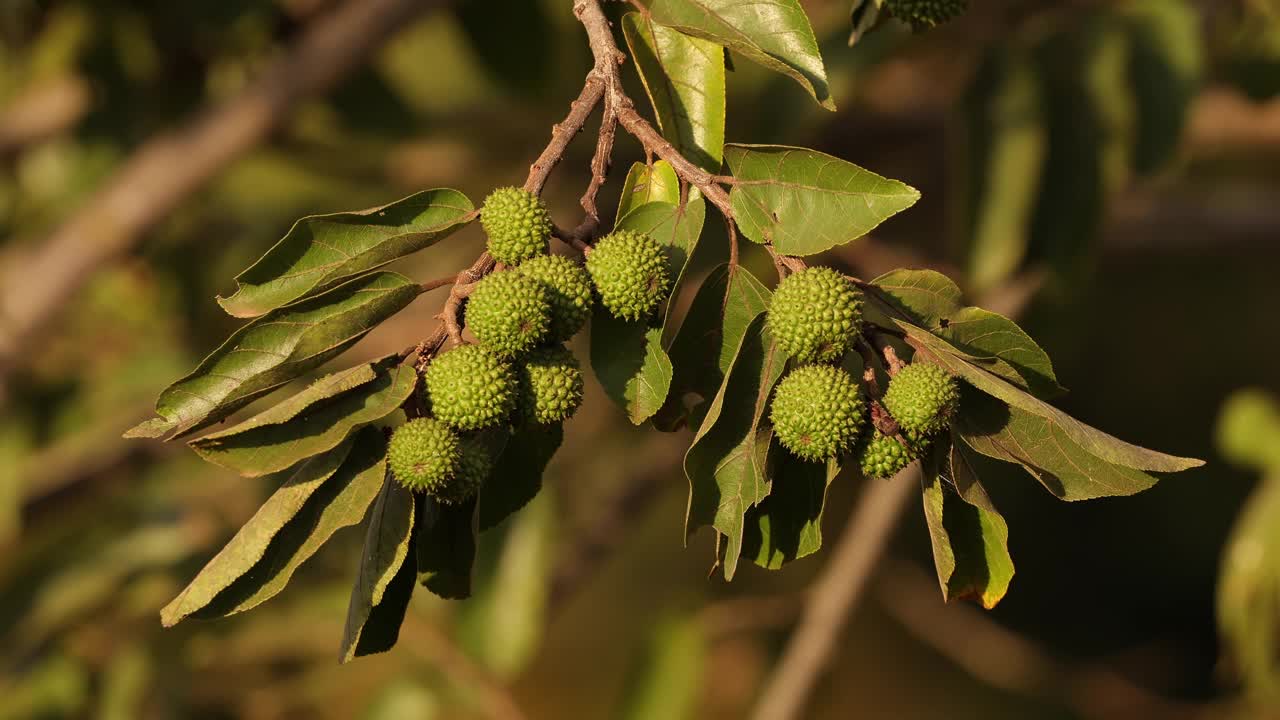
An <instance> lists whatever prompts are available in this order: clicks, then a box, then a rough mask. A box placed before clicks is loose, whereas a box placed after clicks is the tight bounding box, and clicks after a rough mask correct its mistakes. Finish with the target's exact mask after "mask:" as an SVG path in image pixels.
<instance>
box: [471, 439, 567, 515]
mask: <svg viewBox="0 0 1280 720" xmlns="http://www.w3.org/2000/svg"><path fill="white" fill-rule="evenodd" d="M562 442H564V427H563V426H561V425H537V426H533V427H525V428H520V430H519V432H516V433H514V434H513V435H512V436H511V438H510V439H508V440H507V443H506V446H505V447H504V448H503V450H502V455H501V456H500V457H499V458H498V462H497V463H496V464H495V465H494V467H493V472H492V473H490V474H489V479H488V481H486V482H485V485H484V488H483V489H482V490H481V491H480V503H479V508H477V511H476V514H477V518H478V519H477V522H478V524H479V529H480V530H481V531H484V530H488V529H489V528H491V527H493V526H495V525H497V524H498V523H501V522H502V521H503V520H505V519H507V517H508V516H510V515H511V514H512V513H514V512H516V511H517V510H519V509H520V508H522V507H524V506H525V505H526V504H528V502H529V501H530V500H532V499H533V498H534V496H536V495H537V494H538V492H539V491H540V490H542V474H543V472H545V471H546V469H547V463H549V462H551V458H552V456H554V455H555V454H556V451H557V450H559V449H560V443H562Z"/></svg>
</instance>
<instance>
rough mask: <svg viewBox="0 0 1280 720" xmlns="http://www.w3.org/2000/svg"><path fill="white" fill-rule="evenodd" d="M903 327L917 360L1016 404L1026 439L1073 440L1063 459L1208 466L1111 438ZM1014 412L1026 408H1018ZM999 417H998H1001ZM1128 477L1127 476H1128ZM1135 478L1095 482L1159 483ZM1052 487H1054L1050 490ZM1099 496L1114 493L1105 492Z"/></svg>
mask: <svg viewBox="0 0 1280 720" xmlns="http://www.w3.org/2000/svg"><path fill="white" fill-rule="evenodd" d="M898 326H899V327H900V328H901V329H902V330H903V331H905V332H906V333H907V343H908V344H910V345H911V346H912V347H914V348H915V349H916V353H917V358H919V359H923V360H926V361H928V362H932V363H934V364H936V365H939V366H940V367H942V368H945V369H946V370H948V371H950V372H951V373H952V374H953V375H956V376H958V377H960V378H963V379H964V380H967V381H968V382H969V383H970V384H972V385H973V386H974V387H975V388H977V389H978V390H981V391H982V392H984V393H986V394H988V395H991V396H992V397H995V398H998V399H1000V400H1003V401H1004V402H1005V403H1008V404H1009V405H1010V406H1011V407H1010V412H1011V414H1009V415H1008V416H1007V417H1008V419H1009V421H1010V424H1013V423H1017V427H1018V428H1019V434H1020V435H1021V436H1022V437H1025V438H1026V439H1032V438H1037V439H1038V442H1043V443H1045V446H1044V447H1043V448H1042V449H1043V451H1045V452H1051V451H1054V450H1057V449H1061V450H1064V451H1065V450H1066V449H1067V448H1068V442H1069V446H1070V448H1071V449H1072V450H1076V451H1079V452H1078V453H1076V452H1072V453H1068V454H1065V455H1061V454H1060V455H1061V456H1062V457H1064V458H1069V460H1064V462H1070V461H1071V460H1074V459H1077V458H1075V456H1076V455H1077V454H1082V455H1092V456H1094V457H1095V458H1097V459H1098V460H1100V461H1101V463H1100V464H1101V465H1114V466H1115V467H1116V468H1117V470H1119V469H1125V468H1131V469H1135V470H1152V471H1156V472H1178V471H1181V470H1187V469H1190V468H1193V467H1199V466H1201V465H1203V464H1204V461H1202V460H1196V459H1194V458H1184V457H1176V456H1173V455H1166V454H1164V453H1160V452H1156V451H1154V450H1148V449H1146V448H1143V447H1138V446H1137V445H1132V444H1130V443H1127V442H1124V441H1123V440H1120V439H1118V438H1115V437H1112V436H1111V435H1108V434H1106V433H1104V432H1102V431H1101V430H1098V429H1096V428H1093V427H1090V426H1088V425H1086V424H1084V423H1082V422H1080V421H1079V420H1076V419H1075V418H1073V417H1071V416H1070V415H1067V414H1066V413H1064V412H1062V411H1061V410H1059V409H1057V408H1055V407H1053V406H1052V405H1050V404H1048V403H1046V402H1045V401H1043V400H1040V399H1039V398H1036V397H1035V396H1033V395H1030V394H1028V393H1026V392H1023V391H1022V390H1020V389H1019V388H1017V387H1015V386H1014V385H1011V384H1010V383H1009V382H1008V381H1006V380H1004V379H1002V378H1000V377H999V376H997V375H994V374H992V373H990V372H988V371H986V370H984V369H982V368H980V367H978V366H976V365H974V364H973V363H972V362H970V361H969V360H966V359H965V356H964V354H963V353H961V352H959V351H958V350H956V348H954V347H953V346H951V345H950V344H948V343H947V342H946V341H945V340H943V339H941V338H939V337H937V336H935V335H933V334H931V333H929V332H928V331H926V330H923V329H921V328H917V327H915V326H914V325H910V324H908V323H902V322H899V323H898ZM967 397H968V396H967ZM973 404H975V403H974V401H973V400H972V399H971V398H969V399H968V404H964V403H963V402H962V407H963V410H962V412H961V419H962V420H968V419H969V417H970V416H971V414H972V412H971V410H970V407H969V405H973ZM1015 410H1020V411H1022V412H1013V411H1015ZM992 419H993V418H988V421H987V422H984V423H983V427H982V429H983V430H984V431H988V432H989V433H994V432H999V430H1000V428H999V427H994V426H993V424H992V422H990V421H991V420H992ZM994 419H995V420H999V418H994ZM965 439H966V440H970V439H971V438H970V437H969V433H968V432H966V436H965ZM970 445H973V443H972V442H970ZM974 449H976V450H978V451H979V452H983V448H981V447H977V446H974ZM984 454H985V453H984ZM1057 464H1058V463H1056V462H1055V463H1054V467H1057ZM1125 475H1126V476H1127V475H1128V474H1125ZM1086 477H1087V474H1086ZM1135 477H1141V478H1147V480H1144V481H1142V482H1138V481H1137V480H1136V479H1135V478H1134V477H1131V478H1130V479H1129V480H1126V481H1121V480H1119V479H1116V480H1115V481H1114V482H1113V483H1102V484H1098V483H1093V484H1095V485H1098V487H1097V488H1096V490H1097V491H1103V490H1106V489H1107V487H1108V485H1111V486H1112V488H1113V489H1114V490H1115V491H1118V492H1119V494H1132V493H1134V492H1138V491H1139V490H1142V489H1145V487H1149V486H1150V484H1151V483H1153V482H1154V479H1153V478H1149V476H1146V475H1143V474H1142V473H1137V474H1136V476H1135ZM1144 483H1145V484H1144ZM1140 485H1141V487H1140ZM1053 489H1054V488H1052V487H1050V490H1053ZM1062 494H1063V495H1064V499H1083V497H1086V496H1087V497H1097V496H1098V495H1097V494H1096V493H1095V494H1092V495H1088V494H1086V495H1080V496H1076V495H1077V493H1076V492H1074V491H1072V490H1070V489H1067V488H1064V489H1063V493H1062ZM1100 494H1115V493H1108V492H1101V493H1100ZM1065 496H1076V497H1065Z"/></svg>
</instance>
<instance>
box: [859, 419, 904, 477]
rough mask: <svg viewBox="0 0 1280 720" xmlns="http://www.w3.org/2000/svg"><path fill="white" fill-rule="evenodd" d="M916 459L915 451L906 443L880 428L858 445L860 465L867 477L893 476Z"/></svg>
mask: <svg viewBox="0 0 1280 720" xmlns="http://www.w3.org/2000/svg"><path fill="white" fill-rule="evenodd" d="M914 459H915V453H913V452H912V451H911V449H910V448H908V447H907V446H906V444H905V443H903V442H902V441H901V440H899V439H898V438H895V437H890V436H888V435H884V434H882V433H881V432H880V431H879V430H875V431H873V432H872V433H871V437H870V438H868V439H867V440H866V441H864V442H863V443H862V444H861V445H859V446H858V465H859V466H860V467H861V468H862V474H863V475H865V476H866V477H871V478H882V479H888V478H891V477H893V476H894V475H897V474H898V473H899V472H900V471H901V470H902V468H904V467H906V466H907V465H908V464H910V463H911V461H912V460H914Z"/></svg>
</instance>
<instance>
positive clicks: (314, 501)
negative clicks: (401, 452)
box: [160, 428, 386, 626]
mask: <svg viewBox="0 0 1280 720" xmlns="http://www.w3.org/2000/svg"><path fill="white" fill-rule="evenodd" d="M383 454H384V441H383V438H382V434H381V433H380V432H378V431H377V430H374V429H372V428H369V429H365V430H362V431H361V432H360V433H358V434H357V435H356V436H355V437H354V438H352V439H351V440H348V441H347V442H345V443H343V444H342V445H340V446H338V447H336V448H334V449H332V450H330V451H328V452H326V453H324V454H323V455H319V456H317V457H315V458H312V459H311V460H309V461H307V462H306V463H305V464H303V465H302V466H301V467H299V468H298V470H297V471H296V472H294V473H293V474H292V476H290V477H289V478H288V480H287V481H286V482H285V483H284V484H283V485H282V486H281V487H280V489H279V490H277V491H276V492H275V493H274V494H273V495H272V496H271V497H270V498H268V499H267V501H266V502H265V503H263V505H262V507H261V508H260V509H259V510H258V512H257V513H255V514H254V516H253V517H252V518H250V520H249V522H247V523H245V525H244V527H242V528H241V529H240V531H239V532H238V533H236V536H235V537H234V538H232V539H231V541H230V542H228V543H227V545H226V547H224V548H223V549H222V550H221V551H220V552H219V553H218V554H217V555H216V556H214V558H213V559H212V560H210V561H209V563H208V564H207V565H205V567H204V569H203V570H201V571H200V574H198V575H197V576H196V578H195V579H194V580H192V581H191V584H189V585H188V586H187V587H186V589H184V590H183V591H182V592H181V593H180V594H179V595H178V596H177V597H176V598H174V599H173V601H172V602H170V603H169V604H168V605H167V606H166V607H165V608H164V609H163V610H162V611H161V612H160V618H161V620H162V621H163V622H164V624H165V625H166V626H172V625H175V624H177V623H178V622H180V621H181V620H182V619H183V618H186V617H187V616H195V617H221V616H225V615H232V614H234V613H238V612H243V611H245V610H248V609H250V608H252V607H255V606H257V605H259V604H261V603H263V602H265V601H266V600H268V599H270V598H272V597H274V596H275V595H276V594H278V593H279V592H280V591H281V590H283V589H284V587H285V585H287V584H288V582H289V579H290V578H291V577H292V576H293V573H294V571H295V570H297V569H298V567H299V566H301V565H302V563H303V562H305V561H306V560H307V559H308V558H310V557H311V556H312V555H314V554H315V553H316V551H318V550H319V549H320V547H321V546H322V545H324V543H325V542H326V541H328V540H329V538H330V537H332V536H333V534H334V533H335V532H337V531H338V530H340V529H342V528H344V527H348V526H351V525H355V524H356V523H359V522H360V520H361V519H362V518H363V517H364V514H365V511H367V510H368V509H369V505H370V504H371V503H372V502H373V500H374V497H375V496H376V495H377V494H378V489H379V488H380V487H381V485H382V479H383V476H384V475H385V474H386V469H385V463H384V460H383Z"/></svg>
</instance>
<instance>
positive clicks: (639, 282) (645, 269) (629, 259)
mask: <svg viewBox="0 0 1280 720" xmlns="http://www.w3.org/2000/svg"><path fill="white" fill-rule="evenodd" d="M587 272H588V273H590V274H591V280H592V281H593V282H594V283H595V286H596V291H597V292H598V293H600V302H601V304H603V305H604V306H605V308H607V309H608V310H609V312H610V313H611V314H612V315H613V316H614V317H616V318H619V319H622V320H632V321H635V320H643V319H644V318H647V317H649V316H650V315H652V314H653V311H654V310H657V309H658V305H660V304H662V300H663V298H665V297H666V296H667V290H668V289H669V287H670V284H671V278H670V277H669V276H668V273H667V258H666V253H665V252H663V249H662V245H661V244H660V243H659V242H658V241H657V240H654V239H653V238H652V237H650V236H648V235H646V234H644V233H640V232H635V231H634V230H616V231H614V232H613V233H611V234H609V235H606V236H605V237H603V238H601V240H600V242H598V243H596V245H595V247H594V248H592V250H591V254H590V255H589V256H587Z"/></svg>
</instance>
